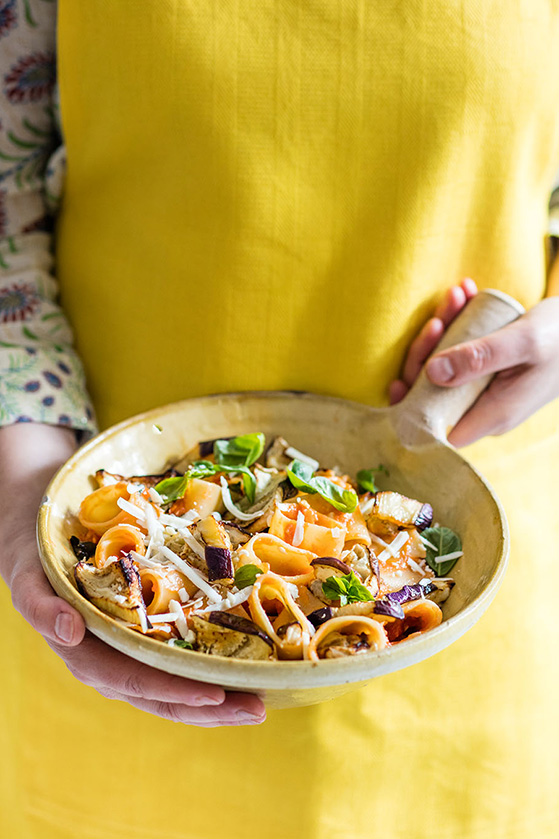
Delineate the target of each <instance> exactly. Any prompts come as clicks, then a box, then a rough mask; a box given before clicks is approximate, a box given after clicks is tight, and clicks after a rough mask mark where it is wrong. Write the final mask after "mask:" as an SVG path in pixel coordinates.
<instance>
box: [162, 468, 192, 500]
mask: <svg viewBox="0 0 559 839" xmlns="http://www.w3.org/2000/svg"><path fill="white" fill-rule="evenodd" d="M188 481H189V475H188V472H187V473H186V474H185V475H182V476H179V477H177V478H165V480H163V481H159V483H158V484H156V485H155V486H154V490H155V491H156V492H158V493H159V495H160V496H161V498H162V499H163V503H164V504H169V503H170V502H171V501H176V500H177V498H182V497H183V495H184V493H185V492H186V487H187V486H188Z"/></svg>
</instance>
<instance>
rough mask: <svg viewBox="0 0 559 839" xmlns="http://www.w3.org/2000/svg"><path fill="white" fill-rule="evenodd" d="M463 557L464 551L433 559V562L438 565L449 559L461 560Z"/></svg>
mask: <svg viewBox="0 0 559 839" xmlns="http://www.w3.org/2000/svg"><path fill="white" fill-rule="evenodd" d="M461 556H464V551H453V552H452V553H450V554H443V555H442V556H435V557H433V561H434V562H436V563H437V564H438V563H439V562H446V561H447V560H448V559H459V558H460V557H461Z"/></svg>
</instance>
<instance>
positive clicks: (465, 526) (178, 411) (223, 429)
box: [38, 393, 508, 708]
mask: <svg viewBox="0 0 559 839" xmlns="http://www.w3.org/2000/svg"><path fill="white" fill-rule="evenodd" d="M391 419H392V409H384V410H375V409H372V408H369V407H368V406H365V405H360V404H357V403H352V402H346V401H344V400H340V399H332V398H328V397H321V396H315V395H312V394H300V393H246V394H231V395H219V396H213V397H205V398H200V399H191V400H187V401H185V402H180V403H176V404H173V405H168V406H166V407H164V408H160V409H156V410H153V411H150V412H147V413H145V414H142V415H140V416H138V417H134V418H132V419H130V420H127V421H126V422H124V423H121V424H120V425H118V426H115V427H114V428H112V429H109V430H108V431H105V432H104V433H103V434H101V435H99V436H98V437H96V438H95V439H93V440H91V441H90V442H89V443H88V444H87V445H85V446H84V447H83V448H81V449H80V450H79V451H78V452H77V453H76V454H75V455H74V456H73V457H72V458H71V459H70V460H69V461H68V462H67V463H66V464H65V465H64V466H63V467H62V469H61V470H60V471H59V472H58V473H57V475H56V476H55V477H54V479H53V480H52V482H51V484H50V485H49V487H48V490H47V493H46V496H45V500H44V502H43V504H42V506H41V509H40V511H39V523H38V538H39V547H40V553H41V560H42V562H43V566H44V568H45V571H46V573H47V576H48V578H49V580H50V582H51V584H52V585H53V587H54V589H55V590H56V592H57V593H58V594H59V595H61V596H62V597H64V598H65V599H66V600H67V601H68V602H70V603H71V604H72V605H73V606H74V607H75V608H76V609H78V611H79V612H80V613H81V614H82V615H83V617H84V619H85V621H86V624H87V626H88V628H89V629H90V631H91V632H92V633H93V634H95V635H97V636H98V637H99V638H101V639H102V640H103V641H105V642H106V643H107V644H110V645H111V646H112V647H116V648H117V649H118V650H121V651H122V652H123V653H126V654H127V655H129V656H132V657H133V658H135V659H138V660H140V661H143V662H145V663H147V664H149V665H151V666H153V667H157V668H159V669H161V670H165V671H168V672H170V673H176V674H179V675H182V676H188V677H190V678H194V679H199V680H201V681H207V682H213V683H218V684H221V685H223V686H225V687H229V688H233V689H243V690H248V691H254V692H258V693H260V694H261V695H262V696H263V698H264V700H265V702H266V704H267V705H268V707H273V708H286V707H293V706H296V705H309V704H313V703H315V702H322V701H325V700H327V699H330V698H332V697H335V696H339V695H341V694H342V693H345V692H347V691H348V690H351V689H353V688H356V687H359V686H361V685H362V684H364V683H366V682H367V681H368V680H370V679H372V678H374V677H375V676H380V675H382V674H384V673H389V672H391V671H393V670H398V669H400V668H402V667H407V666H408V665H410V664H414V663H416V662H419V661H421V660H422V659H424V658H427V657H428V656H431V655H433V654H434V653H436V652H438V651H439V650H441V649H443V648H444V647H446V646H447V645H448V644H450V643H452V642H453V641H455V640H456V639H457V638H458V637H459V636H460V635H462V634H463V633H464V632H465V631H467V630H468V629H469V628H470V627H471V626H472V625H473V624H474V623H475V621H476V620H478V618H479V617H480V616H481V614H482V613H483V611H484V610H485V609H486V608H487V606H488V605H489V603H490V602H491V600H492V598H493V596H494V595H495V593H496V590H497V588H498V585H499V583H500V581H501V578H502V575H503V573H504V569H505V564H506V558H507V552H508V536H507V528H506V522H505V519H504V515H503V512H502V509H501V507H500V504H499V502H498V500H497V499H496V498H495V497H494V495H493V494H492V492H491V490H490V488H489V487H488V486H487V484H486V482H485V481H484V480H483V478H482V477H481V476H480V475H479V474H478V473H477V472H476V471H475V470H474V469H473V468H472V467H471V466H470V465H469V464H468V463H467V462H466V461H465V460H464V459H463V458H462V457H461V456H460V455H458V454H457V453H456V452H455V451H454V450H453V449H451V448H450V447H448V446H446V445H443V444H441V443H437V442H436V441H433V443H432V444H428V445H425V446H421V447H417V448H412V449H406V448H404V447H403V446H402V445H401V444H400V443H399V441H398V439H397V437H396V434H395V431H394V428H393V425H392V421H391ZM253 431H262V432H264V433H265V434H266V436H267V437H268V438H269V437H271V436H273V435H275V434H281V435H282V436H283V437H285V438H287V439H288V440H289V442H290V443H291V445H293V446H295V447H296V448H298V449H300V450H302V451H304V452H306V453H308V454H310V455H312V456H313V457H315V458H316V459H317V460H319V461H320V463H321V464H322V465H324V466H334V465H336V466H340V467H342V468H343V469H344V470H345V471H347V472H348V473H349V474H350V475H352V476H355V474H356V472H357V470H358V469H361V468H365V467H371V466H376V465H377V464H379V463H383V464H385V465H386V466H387V467H388V469H389V472H390V477H389V478H385V479H384V486H385V488H388V487H390V488H391V489H396V490H398V491H400V492H403V493H405V494H407V495H411V496H413V497H416V498H419V499H421V500H423V501H429V502H430V503H431V504H432V505H433V509H434V512H435V520H436V521H439V522H440V523H442V524H445V525H447V526H448V527H451V528H453V529H454V530H456V531H457V532H458V533H459V534H460V535H461V537H462V541H463V546H464V557H463V558H462V559H461V560H460V562H459V563H458V564H457V565H456V566H455V568H454V570H453V576H454V578H455V580H456V586H455V588H454V590H453V592H452V594H451V596H450V598H449V600H448V601H447V603H446V604H445V605H444V609H443V611H444V615H445V620H444V622H443V623H442V624H441V626H439V627H438V628H437V629H434V630H432V631H431V632H429V633H427V634H425V635H422V636H420V637H418V638H415V639H411V640H410V641H406V642H404V643H402V644H400V645H398V646H395V647H392V648H388V649H386V650H383V651H381V652H378V653H372V654H369V655H366V656H357V657H355V658H348V659H341V660H325V661H320V662H316V663H313V662H306V661H294V662H259V661H236V660H229V659H225V658H220V657H216V656H208V655H202V654H200V653H196V652H190V651H188V650H182V649H177V648H173V647H169V646H168V645H166V644H163V643H161V642H160V641H156V640H154V639H151V638H147V637H143V636H141V635H139V634H138V633H136V632H134V631H133V630H130V629H127V628H126V627H125V626H124V625H123V624H121V623H119V622H118V621H116V620H114V619H112V618H111V617H109V616H107V615H105V614H104V613H102V612H100V611H99V610H98V609H96V608H95V607H94V606H93V605H92V604H91V603H90V602H89V601H88V600H86V599H85V598H84V597H82V595H81V594H80V593H79V592H78V591H77V589H76V586H75V583H74V578H73V566H74V564H75V561H76V560H75V557H74V554H73V552H72V550H71V548H70V544H69V541H68V540H69V536H70V535H72V533H74V532H76V529H75V528H76V519H75V514H76V511H77V510H78V507H79V505H80V502H81V500H82V499H83V498H84V496H85V495H87V493H88V492H91V491H92V489H93V488H94V485H93V483H92V481H91V475H93V473H95V472H96V470H97V469H101V468H104V469H108V470H109V471H111V472H118V473H121V474H123V475H133V474H149V473H158V472H161V471H163V470H164V469H165V468H166V467H167V466H169V465H172V464H173V463H175V462H177V461H178V460H180V459H181V458H182V456H183V455H184V454H185V452H186V451H187V450H188V449H189V448H191V447H192V445H194V443H196V442H198V441H199V440H208V439H213V438H216V437H221V436H223V437H225V436H231V435H236V434H243V433H248V432H253Z"/></svg>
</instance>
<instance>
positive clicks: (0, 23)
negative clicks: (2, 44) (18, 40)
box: [0, 0, 17, 38]
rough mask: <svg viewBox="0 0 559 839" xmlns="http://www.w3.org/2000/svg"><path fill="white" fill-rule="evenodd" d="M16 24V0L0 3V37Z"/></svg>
mask: <svg viewBox="0 0 559 839" xmlns="http://www.w3.org/2000/svg"><path fill="white" fill-rule="evenodd" d="M16 25H17V15H16V0H8V2H7V3H2V4H0V38H2V36H3V35H7V34H8V32H9V31H10V29H12V28H13V27H15V26H16Z"/></svg>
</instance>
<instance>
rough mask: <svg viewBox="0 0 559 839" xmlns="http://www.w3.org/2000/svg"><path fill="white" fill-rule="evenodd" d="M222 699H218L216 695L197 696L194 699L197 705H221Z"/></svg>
mask: <svg viewBox="0 0 559 839" xmlns="http://www.w3.org/2000/svg"><path fill="white" fill-rule="evenodd" d="M222 703H223V699H218V698H217V697H216V696H199V697H198V698H197V699H196V704H197V705H221V704H222Z"/></svg>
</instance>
